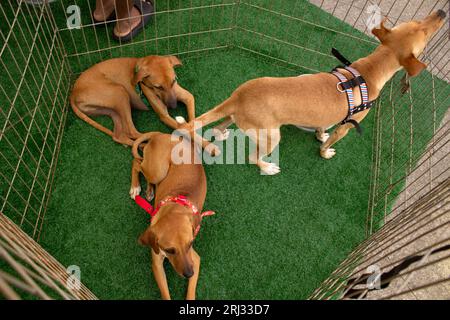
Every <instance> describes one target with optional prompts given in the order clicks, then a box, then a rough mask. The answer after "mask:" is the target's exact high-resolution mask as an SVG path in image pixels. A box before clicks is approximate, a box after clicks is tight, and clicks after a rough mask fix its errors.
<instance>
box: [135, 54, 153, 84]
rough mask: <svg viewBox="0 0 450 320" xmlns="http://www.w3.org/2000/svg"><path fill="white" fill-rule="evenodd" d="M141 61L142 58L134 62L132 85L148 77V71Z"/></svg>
mask: <svg viewBox="0 0 450 320" xmlns="http://www.w3.org/2000/svg"><path fill="white" fill-rule="evenodd" d="M141 62H142V59H139V60H138V61H137V62H136V65H135V67H134V77H133V84H134V85H137V84H138V83H139V82H141V81H142V80H143V79H144V78H145V77H148V76H149V75H150V74H149V73H148V71H147V68H146V67H145V66H144V65H143V64H142V63H141Z"/></svg>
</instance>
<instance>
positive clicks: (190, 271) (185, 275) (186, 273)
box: [183, 268, 194, 279]
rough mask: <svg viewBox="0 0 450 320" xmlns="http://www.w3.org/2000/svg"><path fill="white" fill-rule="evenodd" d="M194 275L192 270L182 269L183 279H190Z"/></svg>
mask: <svg viewBox="0 0 450 320" xmlns="http://www.w3.org/2000/svg"><path fill="white" fill-rule="evenodd" d="M193 275H194V270H193V269H192V268H186V269H184V271H183V276H184V277H185V278H188V279H189V278H190V277H192V276H193Z"/></svg>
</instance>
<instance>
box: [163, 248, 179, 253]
mask: <svg viewBox="0 0 450 320" xmlns="http://www.w3.org/2000/svg"><path fill="white" fill-rule="evenodd" d="M163 250H164V252H165V253H167V254H175V253H176V250H175V248H168V249H163Z"/></svg>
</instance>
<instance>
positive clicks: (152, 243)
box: [138, 228, 159, 254]
mask: <svg viewBox="0 0 450 320" xmlns="http://www.w3.org/2000/svg"><path fill="white" fill-rule="evenodd" d="M138 243H139V244H140V245H142V246H146V247H151V248H152V249H153V251H154V252H155V253H156V254H159V246H158V238H157V237H156V235H155V233H154V232H153V231H152V230H151V229H150V228H148V229H147V230H145V231H144V232H143V233H142V234H141V236H140V237H139V239H138Z"/></svg>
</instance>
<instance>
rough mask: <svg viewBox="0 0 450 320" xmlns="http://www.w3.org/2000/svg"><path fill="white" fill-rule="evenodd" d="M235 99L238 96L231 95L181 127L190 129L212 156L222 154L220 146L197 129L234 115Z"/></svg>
mask: <svg viewBox="0 0 450 320" xmlns="http://www.w3.org/2000/svg"><path fill="white" fill-rule="evenodd" d="M235 99H236V98H235V97H234V96H231V97H230V98H228V99H226V100H225V101H224V102H222V103H221V104H219V105H218V106H216V107H214V108H213V109H211V110H209V111H208V112H206V113H204V114H202V115H201V116H199V117H198V118H195V119H194V120H193V121H190V122H189V123H186V124H185V125H184V126H182V127H181V129H186V130H188V131H189V135H190V136H191V138H192V139H194V141H195V142H197V143H198V142H201V147H202V148H203V149H206V150H207V151H208V153H209V154H211V155H212V156H217V155H219V154H220V150H219V148H217V146H215V145H214V144H213V143H211V142H210V141H208V140H206V139H204V138H202V137H199V136H198V134H197V133H196V132H195V130H197V129H200V128H203V127H204V126H207V125H208V124H210V123H212V122H216V121H218V120H220V119H222V118H225V117H227V116H231V115H233V114H234V112H235V105H236V104H235V102H234V100H235Z"/></svg>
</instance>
